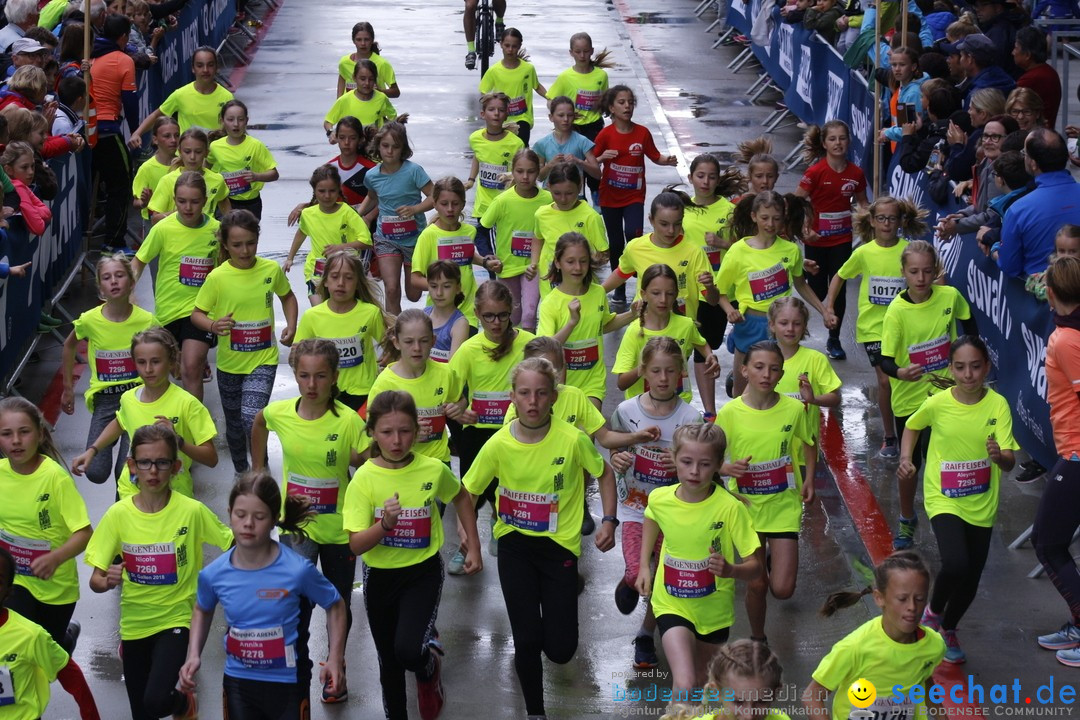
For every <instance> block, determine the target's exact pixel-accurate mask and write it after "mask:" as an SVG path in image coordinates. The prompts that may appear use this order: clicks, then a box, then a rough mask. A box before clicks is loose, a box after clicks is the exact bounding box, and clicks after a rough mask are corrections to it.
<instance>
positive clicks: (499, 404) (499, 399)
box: [472, 392, 510, 425]
mask: <svg viewBox="0 0 1080 720" xmlns="http://www.w3.org/2000/svg"><path fill="white" fill-rule="evenodd" d="M509 409H510V393H509V392H474V393H473V396H472V411H473V412H474V413H476V422H477V423H479V424H481V425H502V424H503V419H504V418H505V417H506V411H507V410H509Z"/></svg>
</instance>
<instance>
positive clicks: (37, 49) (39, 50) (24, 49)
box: [5, 37, 49, 77]
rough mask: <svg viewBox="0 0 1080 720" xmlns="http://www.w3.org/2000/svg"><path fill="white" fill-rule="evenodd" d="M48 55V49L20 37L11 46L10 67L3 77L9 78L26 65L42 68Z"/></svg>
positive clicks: (31, 40)
mask: <svg viewBox="0 0 1080 720" xmlns="http://www.w3.org/2000/svg"><path fill="white" fill-rule="evenodd" d="M48 55H49V48H47V47H45V46H44V45H42V44H41V43H39V42H38V41H37V40H34V39H33V38H28V37H21V38H19V39H18V40H16V41H15V42H14V43H12V44H11V65H9V66H8V68H7V71H6V72H5V77H11V76H12V75H14V74H15V71H16V70H18V69H19V68H21V67H25V66H26V65H33V66H34V67H42V66H43V65H44V64H45V59H46V58H47V57H48Z"/></svg>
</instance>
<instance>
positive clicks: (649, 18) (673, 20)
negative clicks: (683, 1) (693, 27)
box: [626, 12, 697, 25]
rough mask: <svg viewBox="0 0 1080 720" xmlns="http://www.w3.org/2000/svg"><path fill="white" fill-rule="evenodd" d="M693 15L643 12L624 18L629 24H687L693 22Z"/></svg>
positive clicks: (694, 19)
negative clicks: (675, 15)
mask: <svg viewBox="0 0 1080 720" xmlns="http://www.w3.org/2000/svg"><path fill="white" fill-rule="evenodd" d="M696 20H697V18H693V17H685V16H681V17H672V16H671V15H665V14H663V13H658V12H643V13H638V14H637V15H633V16H631V17H628V18H626V22H628V23H630V24H631V25H689V24H690V23H692V22H695V21H696Z"/></svg>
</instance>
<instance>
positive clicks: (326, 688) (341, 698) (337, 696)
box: [322, 680, 349, 705]
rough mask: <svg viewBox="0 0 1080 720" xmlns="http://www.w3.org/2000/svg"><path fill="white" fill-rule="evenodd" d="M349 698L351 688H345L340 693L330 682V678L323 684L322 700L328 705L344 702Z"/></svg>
mask: <svg viewBox="0 0 1080 720" xmlns="http://www.w3.org/2000/svg"><path fill="white" fill-rule="evenodd" d="M348 699H349V688H345V689H344V690H342V691H341V692H340V693H335V692H334V688H333V686H332V685H331V684H330V680H327V681H326V682H324V683H323V686H322V701H323V703H325V704H326V705H334V704H337V703H343V702H345V701H347V700H348Z"/></svg>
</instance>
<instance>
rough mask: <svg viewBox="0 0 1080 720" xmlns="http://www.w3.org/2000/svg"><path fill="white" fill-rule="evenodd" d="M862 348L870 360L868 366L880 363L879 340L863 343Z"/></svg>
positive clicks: (875, 365)
mask: <svg viewBox="0 0 1080 720" xmlns="http://www.w3.org/2000/svg"><path fill="white" fill-rule="evenodd" d="M862 346H863V350H865V351H866V357H867V359H868V360H869V361H870V367H877V366H878V365H880V364H881V341H880V340H878V341H876V342H868V343H863V344H862Z"/></svg>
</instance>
